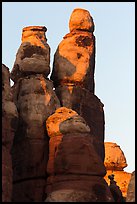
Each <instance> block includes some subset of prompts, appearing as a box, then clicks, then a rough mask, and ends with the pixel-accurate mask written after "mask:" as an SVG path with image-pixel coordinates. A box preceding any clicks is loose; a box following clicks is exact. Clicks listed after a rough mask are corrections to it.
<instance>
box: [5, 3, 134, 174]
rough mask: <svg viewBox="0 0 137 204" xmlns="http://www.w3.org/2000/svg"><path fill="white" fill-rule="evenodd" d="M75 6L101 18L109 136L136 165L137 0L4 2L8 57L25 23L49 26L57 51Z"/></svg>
mask: <svg viewBox="0 0 137 204" xmlns="http://www.w3.org/2000/svg"><path fill="white" fill-rule="evenodd" d="M75 8H84V9H87V10H88V11H89V12H90V14H91V15H92V17H93V19H94V23H95V32H94V35H95V37H96V66H95V94H96V95H97V96H98V97H99V98H100V100H101V101H102V103H103V104H104V111H105V141H107V142H115V143H117V144H118V145H120V147H121V149H122V150H123V152H124V154H125V156H126V159H127V163H128V167H126V168H125V169H124V170H125V171H127V172H132V171H133V170H135V3H134V2H57V3H56V2H2V62H3V63H4V64H5V65H6V66H8V67H9V68H10V70H11V69H12V67H13V64H14V61H15V57H16V53H17V50H18V48H19V46H20V44H21V35H22V29H23V27H26V26H30V25H42V26H46V27H47V32H46V37H47V39H48V41H47V43H48V44H49V46H50V48H51V69H52V63H53V57H54V53H55V51H56V49H57V46H58V44H59V43H60V42H61V40H62V39H63V36H64V35H65V34H67V33H69V26H68V23H69V18H70V15H71V13H72V11H73V9H75Z"/></svg>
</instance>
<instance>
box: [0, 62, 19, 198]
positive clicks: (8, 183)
mask: <svg viewBox="0 0 137 204" xmlns="http://www.w3.org/2000/svg"><path fill="white" fill-rule="evenodd" d="M17 123H18V112H17V108H16V106H15V104H14V102H13V97H12V93H11V87H10V73H9V69H8V67H6V66H5V65H4V64H2V202H11V197H12V176H13V172H12V159H11V148H12V144H13V138H14V134H15V131H16V127H17Z"/></svg>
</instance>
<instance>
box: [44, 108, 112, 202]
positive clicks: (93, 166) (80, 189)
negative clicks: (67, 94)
mask: <svg viewBox="0 0 137 204" xmlns="http://www.w3.org/2000/svg"><path fill="white" fill-rule="evenodd" d="M46 127H47V131H48V135H49V137H50V142H49V160H48V166H47V172H48V176H49V177H48V179H47V187H46V193H47V199H46V202H112V201H113V199H112V196H111V193H110V191H109V188H108V185H107V183H106V182H105V180H104V178H103V177H104V175H105V173H106V171H105V167H104V164H103V161H102V160H101V158H100V157H99V156H98V154H97V153H96V151H95V148H94V144H93V137H92V135H91V134H90V128H89V126H88V125H87V124H86V122H85V120H84V119H83V118H82V117H81V116H80V115H79V114H77V113H76V112H75V111H73V110H72V109H68V108H66V107H61V108H59V109H57V110H56V112H55V113H54V114H53V115H51V116H50V117H49V118H48V119H47V121H46Z"/></svg>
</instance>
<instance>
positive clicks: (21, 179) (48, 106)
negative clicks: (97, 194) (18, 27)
mask: <svg viewBox="0 0 137 204" xmlns="http://www.w3.org/2000/svg"><path fill="white" fill-rule="evenodd" d="M45 30H46V28H45V27H39V26H31V27H27V28H25V29H23V34H22V44H21V47H20V48H19V50H18V53H17V56H16V60H15V64H14V66H13V69H12V72H11V78H12V79H13V80H14V82H15V83H14V85H13V87H12V92H13V96H14V101H15V104H16V106H17V109H18V111H19V124H18V127H17V131H16V134H15V138H14V143H13V148H12V161H13V181H14V185H13V195H12V200H13V202H32V201H33V202H40V201H43V200H44V198H45V197H44V196H45V194H44V189H45V187H46V178H47V171H46V169H47V161H48V150H49V148H48V146H49V139H48V136H47V131H46V127H45V121H46V119H47V118H48V117H49V116H50V115H51V114H53V113H54V112H55V110H56V109H57V108H59V107H60V102H59V100H58V98H57V96H56V94H55V92H54V91H53V83H52V81H50V80H49V79H47V78H46V76H47V75H48V73H49V57H50V56H49V46H48V45H47V44H46V37H45V36H44V34H45ZM16 65H17V66H16ZM17 67H18V68H19V69H18V68H17ZM16 68H17V69H16ZM36 182H37V184H36ZM34 183H35V184H36V185H34Z"/></svg>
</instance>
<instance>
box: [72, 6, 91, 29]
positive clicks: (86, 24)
mask: <svg viewBox="0 0 137 204" xmlns="http://www.w3.org/2000/svg"><path fill="white" fill-rule="evenodd" d="M69 29H70V31H72V30H75V29H80V30H86V31H89V32H93V31H94V22H93V19H92V17H91V15H90V13H89V11H87V10H85V9H81V8H76V9H74V10H73V12H72V14H71V16H70V21H69Z"/></svg>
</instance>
